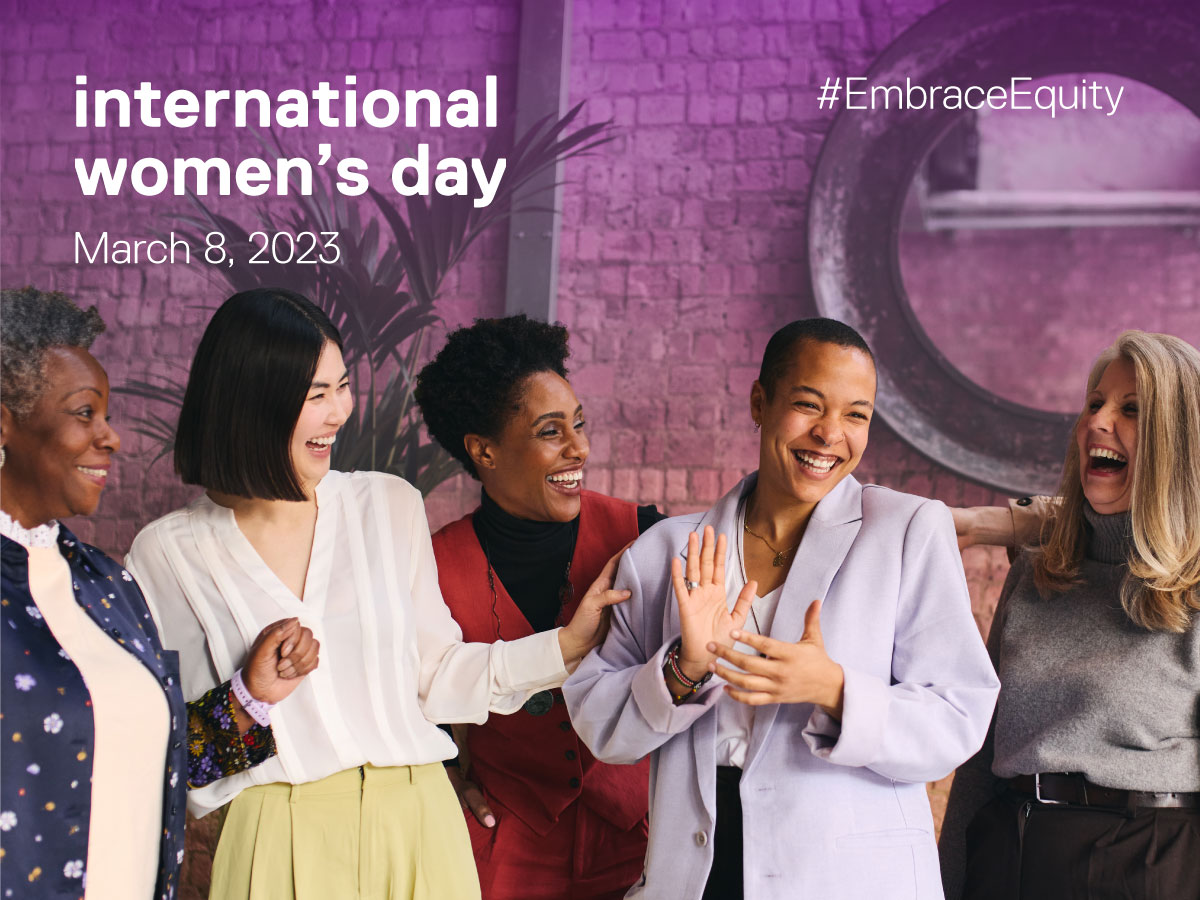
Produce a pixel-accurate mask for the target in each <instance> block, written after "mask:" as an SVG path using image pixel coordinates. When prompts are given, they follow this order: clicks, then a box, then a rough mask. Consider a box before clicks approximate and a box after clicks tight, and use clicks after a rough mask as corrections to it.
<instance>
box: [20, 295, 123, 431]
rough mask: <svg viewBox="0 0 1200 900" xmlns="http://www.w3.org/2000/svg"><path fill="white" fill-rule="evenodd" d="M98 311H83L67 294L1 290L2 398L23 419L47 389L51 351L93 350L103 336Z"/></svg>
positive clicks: (92, 308) (93, 309) (89, 309)
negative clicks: (53, 349)
mask: <svg viewBox="0 0 1200 900" xmlns="http://www.w3.org/2000/svg"><path fill="white" fill-rule="evenodd" d="M104 328H105V326H104V320H103V319H101V318H100V313H98V312H96V307H94V306H91V307H88V308H87V309H86V310H84V309H80V308H79V307H78V306H76V305H75V304H74V303H72V302H71V300H70V298H69V297H67V295H66V294H62V293H59V292H58V291H54V292H53V293H44V292H42V291H39V290H37V289H36V288H32V287H25V288H22V289H21V290H19V291H0V329H2V330H0V376H2V377H0V397H3V401H4V405H5V406H7V407H8V409H9V411H10V412H11V413H12V414H13V415H14V416H16V417H17V418H18V419H23V418H25V417H26V416H28V415H29V413H30V411H31V410H32V409H33V407H34V404H36V403H37V400H38V398H39V397H40V396H41V394H42V391H44V390H45V387H46V371H45V364H46V351H47V350H48V349H49V348H51V347H78V348H80V349H82V350H87V349H89V348H91V346H92V341H94V340H96V338H97V336H98V335H100V334H101V333H102V332H103V331H104Z"/></svg>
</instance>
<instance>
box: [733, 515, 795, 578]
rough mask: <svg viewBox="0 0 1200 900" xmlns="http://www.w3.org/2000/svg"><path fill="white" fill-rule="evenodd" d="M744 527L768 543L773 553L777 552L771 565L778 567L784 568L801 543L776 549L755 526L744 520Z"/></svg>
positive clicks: (768, 547)
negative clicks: (783, 548)
mask: <svg viewBox="0 0 1200 900" xmlns="http://www.w3.org/2000/svg"><path fill="white" fill-rule="evenodd" d="M742 528H744V529H745V530H746V531H747V532H749V533H750V534H751V535H753V536H754V537H756V538H758V539H759V540H760V541H762V542H763V543H764V544H766V545H767V549H769V550H770V551H771V552H772V553H774V554H775V558H774V559H773V560H771V565H773V566H775V568H777V569H778V568H782V567H783V566H784V565H786V564H787V560H788V557H789V556H791V555H792V554H793V553H795V552H796V547H799V546H800V545H799V544H797V545H796V547H788V548H787V549H786V550H776V549H775V548H774V547H772V546H771V542H770V541H768V540H767V539H766V538H765V537H763V536H762V535H761V534H759V533H758V532H757V531H755V530H754V529H753V528H751V527H750V526H749V525H747V524H746V523H745V521H743V522H742Z"/></svg>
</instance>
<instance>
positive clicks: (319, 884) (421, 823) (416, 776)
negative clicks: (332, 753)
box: [209, 763, 479, 900]
mask: <svg viewBox="0 0 1200 900" xmlns="http://www.w3.org/2000/svg"><path fill="white" fill-rule="evenodd" d="M209 900H479V877H478V875H477V874H476V872H475V860H474V858H473V856H472V854H471V840H470V837H469V835H468V833H467V826H466V823H465V821H464V819H463V814H462V810H461V809H460V807H459V805H458V800H457V798H456V797H455V795H454V789H453V788H452V787H451V786H450V782H449V780H448V779H447V778H446V773H445V770H444V769H443V768H442V765H441V763H431V764H429V765H424V766H395V767H391V768H382V769H378V768H375V767H374V766H370V765H367V766H363V767H362V768H358V769H347V770H346V771H345V772H338V773H337V774H336V775H330V776H329V777H328V778H322V779H321V780H320V781H314V782H311V783H309V784H297V785H291V784H265V785H259V786H257V787H252V788H247V789H246V790H244V791H242V792H241V793H240V794H238V796H237V797H236V798H234V800H233V802H232V803H231V804H230V806H229V813H228V815H227V816H226V819H225V824H224V826H223V827H222V829H221V839H220V841H219V842H218V844H217V851H216V854H215V855H214V857H213V871H212V887H211V889H210V891H209Z"/></svg>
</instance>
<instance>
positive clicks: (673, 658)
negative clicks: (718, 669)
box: [667, 640, 713, 694]
mask: <svg viewBox="0 0 1200 900" xmlns="http://www.w3.org/2000/svg"><path fill="white" fill-rule="evenodd" d="M682 645H683V641H682V640H677V641H676V642H675V643H674V644H672V645H671V649H670V650H668V651H667V667H668V668H669V669H670V670H671V674H672V675H674V676H675V680H676V681H678V682H679V683H680V684H682V685H683V686H684V687H685V688H687V689H688V692H689V693H692V694H694V693H696V691H698V690H700V688H702V687H703V686H704V685H706V684H708V681H709V679H710V678H712V676H713V673H712V672H705V673H704V675H703V677H701V678H699V679H698V680H695V681H693V680H692V679H691V678H688V677H687V675H685V674H684V672H683V668H682V667H681V666H680V665H679V651H680V648H681V647H682Z"/></svg>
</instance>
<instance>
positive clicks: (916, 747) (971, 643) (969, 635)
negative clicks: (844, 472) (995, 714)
mask: <svg viewBox="0 0 1200 900" xmlns="http://www.w3.org/2000/svg"><path fill="white" fill-rule="evenodd" d="M843 669H844V670H845V693H844V701H843V714H842V720H841V721H840V722H838V721H837V720H835V719H834V718H832V717H831V716H830V715H828V714H827V713H826V712H824V711H823V710H821V709H820V708H816V709H814V711H813V713H812V715H811V716H810V718H809V720H808V723H807V725H806V727H805V729H804V732H803V736H804V740H805V741H806V742H807V744H808V746H809V747H810V748H811V749H812V751H813V753H814V754H816V755H817V756H819V757H821V758H822V759H826V760H828V761H829V762H831V763H834V764H836V765H843V766H864V767H866V768H869V769H871V770H872V771H875V772H877V773H879V774H880V775H883V776H884V777H886V778H891V779H893V780H895V781H906V782H920V781H935V780H937V779H938V778H942V777H944V776H945V775H947V774H948V773H949V772H950V771H952V770H953V769H954V767H955V766H957V765H959V764H960V763H961V762H962V761H963V760H965V759H966V758H967V757H969V756H970V755H971V754H972V753H974V752H975V751H976V750H978V749H979V746H980V745H981V744H982V742H983V739H984V736H985V734H986V732H987V727H988V722H989V721H990V719H991V715H992V709H993V707H994V706H995V702H996V695H997V693H998V691H999V688H1000V683H999V681H998V680H997V678H996V673H995V670H994V669H993V668H992V664H991V661H990V660H989V659H988V655H987V652H986V650H985V648H984V646H983V642H982V641H981V640H980V638H979V631H978V629H977V628H976V626H975V620H974V618H973V617H972V615H971V602H970V596H969V594H968V592H967V584H966V578H965V576H964V574H963V569H962V562H961V559H960V557H959V553H958V545H957V542H956V539H955V534H954V524H953V521H952V520H951V517H950V513H949V510H947V509H946V507H945V506H944V505H942V504H941V503H937V502H935V501H929V502H927V503H924V504H922V505H921V506H920V507H918V509H917V511H916V513H915V514H914V515H913V517H912V519H911V520H910V522H909V525H908V528H907V531H906V534H905V538H904V546H903V551H902V573H901V585H900V594H899V600H898V607H897V612H896V630H895V637H894V645H893V650H892V666H891V678H890V680H884V679H882V678H880V677H878V676H877V675H873V674H871V673H867V672H861V671H856V670H855V669H853V668H851V667H848V666H843Z"/></svg>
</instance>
